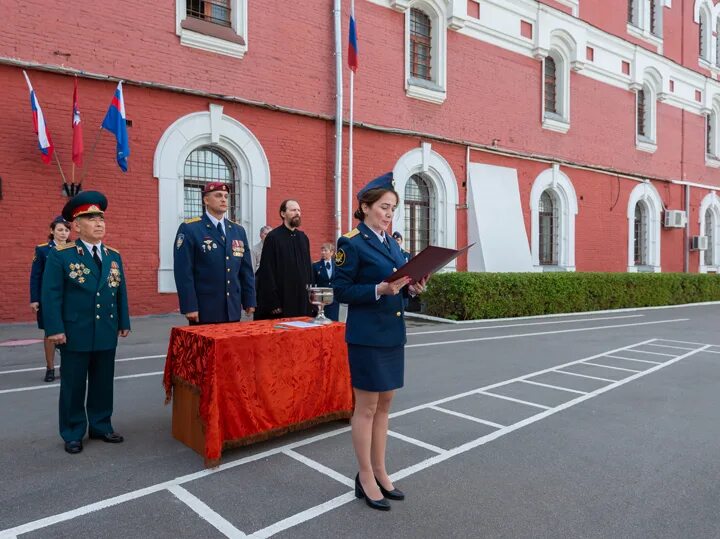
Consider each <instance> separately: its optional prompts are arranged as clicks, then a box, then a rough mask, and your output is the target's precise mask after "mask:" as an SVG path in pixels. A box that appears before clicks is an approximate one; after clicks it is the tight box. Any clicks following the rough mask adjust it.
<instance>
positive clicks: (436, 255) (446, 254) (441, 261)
mask: <svg viewBox="0 0 720 539" xmlns="http://www.w3.org/2000/svg"><path fill="white" fill-rule="evenodd" d="M473 245H475V244H474V243H471V244H470V245H467V246H466V247H463V248H462V249H459V250H456V249H446V248H445V247H436V246H435V245H430V246H429V247H426V248H425V249H423V250H422V251H421V252H419V253H418V254H417V255H415V256H414V257H412V258H411V259H410V261H409V262H408V263H407V264H405V265H404V266H403V267H402V268H400V269H399V270H397V271H396V272H395V273H393V274H392V275H390V276H389V277H388V278H387V279H385V281H387V282H388V283H392V282H393V281H397V280H398V279H401V278H402V277H405V276H407V277H410V278H411V279H412V282H413V283H416V282H418V281H420V280H421V279H422V278H423V277H425V276H426V275H431V274H433V273H435V272H437V271H439V270H441V269H442V268H444V267H445V266H447V265H448V264H449V263H450V262H452V261H453V260H455V259H456V258H457V257H459V256H460V255H461V254H463V253H465V252H466V251H467V250H468V249H470V247H472V246H473Z"/></svg>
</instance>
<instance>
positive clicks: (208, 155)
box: [183, 146, 238, 220]
mask: <svg viewBox="0 0 720 539" xmlns="http://www.w3.org/2000/svg"><path fill="white" fill-rule="evenodd" d="M235 176H236V174H235V169H234V167H233V165H232V163H231V161H230V160H229V159H228V158H227V157H226V156H225V155H224V154H223V152H222V151H220V150H218V149H216V148H213V147H212V146H201V147H200V148H197V149H195V150H193V151H192V152H191V153H190V155H188V158H187V159H186V160H185V169H184V172H183V187H184V215H185V218H186V219H188V218H190V217H200V216H201V215H202V214H203V213H204V212H205V208H204V207H203V201H202V191H203V188H204V187H205V184H206V183H209V182H225V183H228V184H230V186H231V192H230V200H229V204H228V213H227V217H228V219H232V220H238V204H237V200H236V198H237V197H236V193H237V189H236V181H237V179H236V177H235Z"/></svg>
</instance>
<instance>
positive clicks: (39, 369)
mask: <svg viewBox="0 0 720 539" xmlns="http://www.w3.org/2000/svg"><path fill="white" fill-rule="evenodd" d="M161 357H162V358H164V357H166V356H165V354H162V355H159V356H139V357H127V358H124V359H116V360H115V363H122V362H124V361H139V360H141V359H159V358H161ZM55 366H56V367H61V366H62V365H60V364H59V363H58V364H57V365H55ZM44 370H45V367H31V368H28V369H15V370H12V371H0V374H15V373H18V372H32V371H44Z"/></svg>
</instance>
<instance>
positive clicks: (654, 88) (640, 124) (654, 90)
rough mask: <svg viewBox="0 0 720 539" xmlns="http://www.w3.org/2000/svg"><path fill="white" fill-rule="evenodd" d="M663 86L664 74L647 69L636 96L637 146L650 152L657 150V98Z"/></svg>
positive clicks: (653, 69)
mask: <svg viewBox="0 0 720 539" xmlns="http://www.w3.org/2000/svg"><path fill="white" fill-rule="evenodd" d="M662 88H663V79H662V75H661V74H660V73H659V72H658V71H657V70H656V69H655V68H648V69H646V70H645V72H644V73H643V82H642V85H641V86H640V88H639V89H638V91H637V96H636V107H637V110H636V112H635V116H636V118H635V122H636V134H637V136H636V140H635V146H636V148H637V149H638V150H642V151H645V152H649V153H654V152H655V150H657V100H658V95H660V93H661V92H662Z"/></svg>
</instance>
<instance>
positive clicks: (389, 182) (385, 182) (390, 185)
mask: <svg viewBox="0 0 720 539" xmlns="http://www.w3.org/2000/svg"><path fill="white" fill-rule="evenodd" d="M370 189H388V190H390V189H392V190H395V179H394V178H393V173H392V172H386V173H385V174H383V175H382V176H380V177H378V178H375V179H374V180H373V181H371V182H370V183H368V184H367V185H366V186H365V187H363V188H362V189H360V191H358V194H357V197H358V199H360V197H361V196H363V195H364V194H365V193H367V192H368V191H370Z"/></svg>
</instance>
